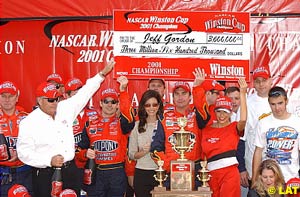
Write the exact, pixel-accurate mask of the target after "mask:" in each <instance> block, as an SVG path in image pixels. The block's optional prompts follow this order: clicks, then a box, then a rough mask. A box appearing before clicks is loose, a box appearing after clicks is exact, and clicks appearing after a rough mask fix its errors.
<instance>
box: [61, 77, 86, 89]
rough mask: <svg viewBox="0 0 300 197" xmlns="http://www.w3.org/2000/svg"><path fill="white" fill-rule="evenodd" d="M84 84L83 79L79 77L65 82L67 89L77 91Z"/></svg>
mask: <svg viewBox="0 0 300 197" xmlns="http://www.w3.org/2000/svg"><path fill="white" fill-rule="evenodd" d="M82 86H83V84H82V81H81V80H80V79H78V78H71V79H69V80H68V81H67V82H66V84H65V91H66V92H68V91H75V90H78V89H79V88H81V87H82Z"/></svg>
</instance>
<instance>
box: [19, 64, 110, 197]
mask: <svg viewBox="0 0 300 197" xmlns="http://www.w3.org/2000/svg"><path fill="white" fill-rule="evenodd" d="M114 64H115V62H114V60H111V61H110V62H109V63H107V65H106V66H105V67H104V69H103V70H102V71H101V72H99V73H98V74H96V75H95V76H94V77H92V78H90V79H88V80H87V82H86V84H85V85H84V86H82V88H80V90H79V91H78V92H77V94H76V95H74V96H72V97H71V98H69V99H66V100H62V101H60V102H59V100H60V96H61V93H60V92H59V91H58V89H56V86H55V85H54V84H51V83H48V82H44V83H41V84H40V85H39V86H38V88H37V90H36V97H37V98H36V99H37V104H38V108H37V109H35V110H34V111H33V112H31V113H30V114H29V115H28V116H27V117H26V119H24V121H22V122H21V124H20V127H19V128H20V131H19V136H18V137H19V138H18V142H17V152H18V156H19V158H20V160H21V161H22V162H24V163H25V164H28V165H30V166H32V167H34V169H33V191H34V195H35V196H43V197H47V196H50V193H51V177H52V175H53V172H54V169H53V168H61V170H62V177H63V189H65V188H71V189H73V190H75V191H76V193H77V195H78V196H79V193H80V185H78V184H77V182H74V181H73V179H74V178H75V177H74V176H76V174H74V173H72V172H73V171H74V170H73V169H74V168H76V166H75V163H74V160H73V159H74V155H75V146H74V144H75V140H74V135H73V127H72V126H73V122H74V120H75V118H76V116H77V115H78V114H79V113H80V111H81V110H82V109H83V108H84V106H85V105H86V104H87V102H88V101H89V99H90V98H91V97H92V96H93V94H94V93H95V92H96V91H97V90H98V89H99V87H100V84H101V83H102V82H103V81H104V79H105V75H107V74H108V73H109V72H110V71H111V70H112V68H113V66H114Z"/></svg>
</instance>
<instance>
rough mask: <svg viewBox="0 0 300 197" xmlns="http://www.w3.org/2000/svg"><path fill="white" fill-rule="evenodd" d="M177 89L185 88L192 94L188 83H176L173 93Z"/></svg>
mask: <svg viewBox="0 0 300 197" xmlns="http://www.w3.org/2000/svg"><path fill="white" fill-rule="evenodd" d="M177 88H183V89H184V90H185V91H187V92H191V88H190V85H189V84H188V83H187V82H184V81H177V82H176V83H175V85H174V88H173V92H174V91H175V90H176V89H177Z"/></svg>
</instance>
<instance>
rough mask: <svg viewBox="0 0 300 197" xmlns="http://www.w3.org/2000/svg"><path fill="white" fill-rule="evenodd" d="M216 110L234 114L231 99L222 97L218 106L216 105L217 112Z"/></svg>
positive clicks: (218, 101)
mask: <svg viewBox="0 0 300 197" xmlns="http://www.w3.org/2000/svg"><path fill="white" fill-rule="evenodd" d="M216 110H221V111H225V112H227V113H231V112H232V102H231V99H230V98H229V97H227V96H220V97H219V98H217V100H216V104H215V111H216Z"/></svg>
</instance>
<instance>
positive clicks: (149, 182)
mask: <svg viewBox="0 0 300 197" xmlns="http://www.w3.org/2000/svg"><path fill="white" fill-rule="evenodd" d="M162 113H163V102H162V100H161V96H160V95H159V93H157V92H156V91H154V90H147V91H146V92H144V94H143V95H142V98H141V100H140V103H139V108H138V118H139V121H137V122H136V124H135V127H134V129H133V130H132V132H131V135H130V138H129V157H130V159H133V160H136V161H137V162H136V166H135V173H134V181H133V187H134V191H135V196H136V197H140V196H142V197H147V196H149V197H151V193H150V192H151V191H152V190H153V188H154V187H155V186H156V185H157V182H156V181H155V179H154V177H153V175H154V174H155V170H156V169H157V165H156V163H155V162H154V161H153V160H152V158H151V156H150V152H149V151H150V147H151V142H152V137H153V136H154V135H155V132H156V131H157V129H162V126H161V124H159V121H160V116H161V115H162Z"/></svg>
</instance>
